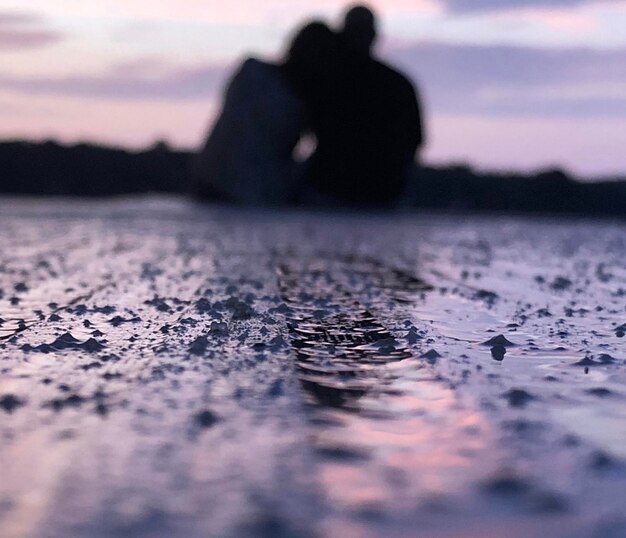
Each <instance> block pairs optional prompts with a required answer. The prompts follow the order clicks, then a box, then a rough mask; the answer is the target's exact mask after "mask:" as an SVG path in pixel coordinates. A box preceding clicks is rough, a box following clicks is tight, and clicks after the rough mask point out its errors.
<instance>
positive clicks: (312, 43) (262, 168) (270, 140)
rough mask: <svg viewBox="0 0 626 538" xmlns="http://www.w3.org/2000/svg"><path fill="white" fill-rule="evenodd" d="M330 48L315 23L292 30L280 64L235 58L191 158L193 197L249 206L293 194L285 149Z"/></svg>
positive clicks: (291, 144)
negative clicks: (214, 114) (216, 111)
mask: <svg viewBox="0 0 626 538" xmlns="http://www.w3.org/2000/svg"><path fill="white" fill-rule="evenodd" d="M334 46H335V36H334V34H333V33H332V31H331V30H330V29H329V28H328V26H326V24H324V23H322V22H317V21H316V22H312V23H309V24H307V25H306V26H304V27H303V28H302V29H301V30H300V31H299V32H298V33H297V34H296V36H295V38H294V39H293V41H292V43H291V45H290V47H289V50H288V52H287V55H286V59H285V61H284V62H283V63H282V64H272V63H267V62H263V61H260V60H258V59H254V58H248V59H247V60H245V61H244V62H243V64H242V65H241V67H240V68H239V69H238V71H237V72H236V74H235V75H234V77H233V78H232V79H231V81H230V83H229V84H228V87H227V89H226V93H225V97H224V104H223V108H222V111H221V114H220V116H219V117H218V119H217V121H216V122H215V124H214V126H213V128H212V130H211V133H210V134H209V136H208V138H207V140H206V142H205V144H204V147H203V148H202V150H201V151H200V152H199V153H198V155H197V156H196V159H195V162H194V166H193V175H194V187H195V192H196V194H197V195H199V196H200V197H202V198H207V199H213V200H222V201H230V202H234V203H240V204H249V205H264V204H280V203H285V202H288V201H290V200H292V199H293V198H294V197H295V194H296V191H297V190H298V189H299V186H298V176H299V175H300V174H299V173H298V168H299V167H298V163H296V161H295V160H294V157H293V153H294V149H295V147H296V145H297V144H298V141H299V140H300V137H301V135H302V133H303V131H304V130H305V129H306V127H307V124H308V122H307V111H306V106H305V101H306V99H305V96H306V95H307V94H309V93H310V91H311V89H312V88H315V87H319V85H320V84H321V83H322V82H321V81H323V80H327V79H328V77H327V76H325V73H326V72H327V70H328V62H329V61H330V59H331V58H332V57H333V47H334Z"/></svg>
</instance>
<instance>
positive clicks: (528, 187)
mask: <svg viewBox="0 0 626 538" xmlns="http://www.w3.org/2000/svg"><path fill="white" fill-rule="evenodd" d="M191 157H192V153H191V152H189V151H180V150H173V149H171V148H169V147H168V146H167V145H166V144H163V143H160V144H157V145H155V146H154V147H152V148H149V149H146V150H141V151H131V150H127V149H122V148H112V147H105V146H98V145H92V144H76V145H63V144H59V143H57V142H54V141H47V142H27V141H5V142H0V193H1V194H28V195H44V196H87V197H104V196H114V195H123V194H140V193H148V192H153V193H179V194H182V193H187V192H189V191H190V184H191V181H190V175H189V168H190V166H189V163H190V160H191ZM86 178H88V179H86ZM415 190H416V192H417V195H416V196H414V199H413V200H410V199H409V200H407V201H406V203H405V205H407V206H409V207H415V208H426V209H444V210H463V211H478V212H483V211H487V212H491V211H498V212H503V211H504V212H515V213H536V214H548V215H553V214H558V215H582V216H593V217H621V218H623V217H626V178H616V179H615V180H606V181H596V182H581V181H577V180H576V179H574V178H572V177H570V176H569V175H567V174H566V173H565V172H563V171H561V170H558V169H552V170H546V171H543V172H539V173H535V174H524V173H503V172H479V171H476V170H474V169H472V168H471V167H470V166H438V167H424V168H423V169H422V170H421V173H420V179H419V185H418V186H417V188H416V189H415Z"/></svg>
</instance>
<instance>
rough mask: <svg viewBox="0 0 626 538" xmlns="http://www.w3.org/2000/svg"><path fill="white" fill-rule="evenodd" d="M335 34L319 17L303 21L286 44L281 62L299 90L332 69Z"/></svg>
mask: <svg viewBox="0 0 626 538" xmlns="http://www.w3.org/2000/svg"><path fill="white" fill-rule="evenodd" d="M336 51H337V38H336V36H335V34H334V33H333V31H332V30H331V29H330V28H329V27H328V25H327V24H325V23H324V22H322V21H317V20H316V21H312V22H309V23H307V24H305V25H304V26H303V27H302V28H301V29H300V30H299V31H298V32H296V34H295V37H294V38H293V40H292V41H291V44H290V45H289V49H288V51H287V54H286V57H285V62H284V66H285V69H286V72H287V75H288V76H289V78H290V80H291V82H292V83H293V84H294V85H295V86H296V87H297V88H298V89H299V90H301V91H308V90H310V89H311V88H312V87H313V86H315V85H319V83H323V80H324V79H326V78H328V76H329V73H330V71H331V70H332V65H333V58H334V57H335V56H336Z"/></svg>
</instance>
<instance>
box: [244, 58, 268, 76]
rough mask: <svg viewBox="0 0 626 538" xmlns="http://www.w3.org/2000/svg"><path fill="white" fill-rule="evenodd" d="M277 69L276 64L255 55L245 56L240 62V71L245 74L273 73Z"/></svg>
mask: <svg viewBox="0 0 626 538" xmlns="http://www.w3.org/2000/svg"><path fill="white" fill-rule="evenodd" d="M275 71H276V65H274V64H272V63H269V62H266V61H264V60H259V59H258V58H255V57H254V56H248V57H246V58H244V59H243V60H242V61H241V63H240V64H239V69H238V72H239V73H243V74H253V75H256V74H265V73H273V72H275Z"/></svg>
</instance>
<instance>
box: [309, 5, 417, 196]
mask: <svg viewBox="0 0 626 538" xmlns="http://www.w3.org/2000/svg"><path fill="white" fill-rule="evenodd" d="M357 9H359V8H357ZM368 13H369V12H368ZM366 22H367V21H366ZM372 23H373V19H372ZM366 30H367V27H366ZM358 32H360V34H359V33H357V35H356V39H359V38H360V37H361V36H362V34H363V33H364V32H363V30H362V29H358ZM372 32H373V27H372ZM374 35H375V34H373V33H372V34H371V35H367V34H366V35H365V36H364V37H363V39H362V42H363V43H362V44H360V43H359V44H358V45H359V46H357V47H350V46H344V47H342V49H343V53H342V55H341V57H340V61H339V68H338V69H337V72H336V73H334V74H333V76H334V78H335V81H336V83H335V84H334V91H333V93H332V94H331V95H326V96H323V98H322V99H320V100H318V101H317V102H315V103H314V105H313V118H312V126H313V131H314V133H315V135H316V138H317V144H318V145H317V149H316V151H315V153H314V155H313V156H312V158H311V159H310V163H309V169H308V177H309V180H310V181H311V183H312V184H313V185H314V186H315V187H316V189H317V190H318V191H319V192H320V193H322V194H323V195H326V196H330V197H332V198H334V199H336V200H338V201H341V202H345V203H357V204H368V205H386V204H389V203H391V202H392V201H394V200H395V199H397V198H398V196H399V195H400V194H401V192H402V190H403V189H404V186H405V184H406V180H407V176H408V174H409V169H410V167H411V163H412V162H413V160H414V156H415V151H416V149H417V147H418V146H419V145H420V144H421V143H422V127H421V118H420V111H419V108H418V102H417V97H416V94H415V90H414V88H413V85H412V84H411V83H410V82H409V81H408V80H407V79H406V77H404V76H403V75H401V74H400V73H398V72H397V71H394V70H393V69H391V68H390V67H388V66H386V65H384V64H383V63H381V62H379V61H377V60H375V59H373V58H372V57H371V56H370V54H369V47H370V46H371V43H372V42H373V38H374Z"/></svg>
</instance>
